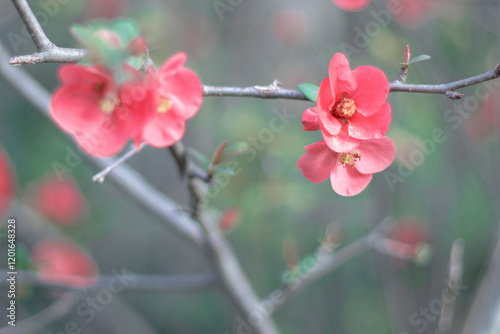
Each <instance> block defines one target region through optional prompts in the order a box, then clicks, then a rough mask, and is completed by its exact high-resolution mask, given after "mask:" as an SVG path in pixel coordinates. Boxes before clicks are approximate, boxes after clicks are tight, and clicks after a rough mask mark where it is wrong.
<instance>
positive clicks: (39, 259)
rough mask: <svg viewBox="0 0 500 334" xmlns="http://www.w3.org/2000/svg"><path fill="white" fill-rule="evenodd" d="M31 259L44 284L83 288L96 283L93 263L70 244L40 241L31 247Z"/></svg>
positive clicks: (60, 241) (59, 241)
mask: <svg viewBox="0 0 500 334" xmlns="http://www.w3.org/2000/svg"><path fill="white" fill-rule="evenodd" d="M31 258H32V259H33V261H34V262H36V263H37V271H38V278H39V279H40V280H42V281H44V282H47V283H54V284H66V285H71V286H74V287H85V286H91V285H93V284H95V283H96V281H97V276H98V270H97V267H96V265H95V263H94V261H93V260H92V259H91V258H90V257H89V256H88V255H87V254H85V253H84V252H83V251H82V250H81V249H80V248H78V247H77V246H76V245H75V244H74V243H72V242H69V241H62V240H51V239H45V240H42V241H40V242H39V243H37V244H36V245H35V246H34V247H33V249H32V251H31Z"/></svg>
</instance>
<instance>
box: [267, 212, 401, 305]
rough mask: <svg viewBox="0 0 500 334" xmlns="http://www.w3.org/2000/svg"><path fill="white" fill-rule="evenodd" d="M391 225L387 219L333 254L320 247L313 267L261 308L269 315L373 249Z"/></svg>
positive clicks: (274, 294) (280, 290) (390, 220)
mask: <svg viewBox="0 0 500 334" xmlns="http://www.w3.org/2000/svg"><path fill="white" fill-rule="evenodd" d="M393 224H394V221H393V219H392V218H391V217H387V218H386V219H384V221H382V223H380V224H379V225H378V226H377V227H376V228H375V229H374V230H373V231H372V232H370V233H369V234H367V235H365V236H364V237H362V238H360V239H358V240H356V241H354V242H352V243H350V244H348V245H346V246H344V247H343V248H341V249H340V250H338V251H335V252H332V251H330V250H328V249H327V250H326V251H325V249H324V246H323V245H321V246H320V247H319V248H318V252H317V254H318V258H317V261H316V263H315V265H314V266H313V267H312V268H310V269H309V270H308V271H307V272H305V273H303V274H302V275H301V276H300V277H297V278H295V279H293V280H292V281H291V282H290V283H287V284H284V285H283V286H281V287H279V288H278V289H276V290H274V291H273V292H271V293H270V294H269V295H268V296H267V297H266V298H265V299H264V301H263V302H262V305H263V308H265V309H266V310H267V311H268V312H269V314H272V313H274V311H276V310H277V309H278V308H279V307H281V306H282V305H284V304H285V303H286V302H287V301H288V300H289V299H290V298H291V297H292V296H294V295H295V294H297V293H298V292H299V291H302V290H303V289H304V288H306V287H307V286H309V285H310V284H312V283H314V282H316V281H317V280H319V279H320V278H322V277H324V276H325V275H327V274H328V273H330V272H332V271H334V270H335V269H337V268H338V267H340V266H341V265H343V264H344V263H346V262H348V261H350V260H352V259H353V258H355V257H357V256H359V255H361V254H363V253H364V252H366V251H368V250H370V249H373V248H375V246H376V245H377V243H378V242H379V241H380V240H383V239H385V237H384V235H385V234H386V233H387V231H389V230H390V229H392V226H393Z"/></svg>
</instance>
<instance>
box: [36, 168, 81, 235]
mask: <svg viewBox="0 0 500 334" xmlns="http://www.w3.org/2000/svg"><path fill="white" fill-rule="evenodd" d="M35 205H36V207H37V209H38V211H39V212H40V213H41V214H42V215H43V216H44V217H46V218H47V219H49V220H50V221H52V222H54V223H56V224H60V225H63V226H70V225H74V224H76V223H78V222H79V221H80V220H81V219H82V215H83V213H84V211H85V207H86V201H85V198H84V197H83V195H82V193H81V192H80V189H78V185H77V184H76V182H75V181H74V180H73V179H70V178H68V177H66V178H64V179H62V180H59V179H57V178H48V179H46V180H44V181H43V182H42V183H40V184H39V185H38V187H37V189H36V190H35Z"/></svg>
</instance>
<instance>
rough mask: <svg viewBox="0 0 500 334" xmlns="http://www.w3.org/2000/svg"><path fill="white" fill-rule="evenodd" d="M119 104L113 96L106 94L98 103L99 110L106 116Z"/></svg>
mask: <svg viewBox="0 0 500 334" xmlns="http://www.w3.org/2000/svg"><path fill="white" fill-rule="evenodd" d="M119 103H120V100H118V98H117V97H116V95H115V94H112V93H108V94H106V95H105V96H104V97H103V98H102V99H101V100H100V101H99V108H100V109H101V110H102V111H103V112H104V113H106V114H109V113H111V112H112V111H113V110H114V109H115V107H116V106H117V105H118V104H119Z"/></svg>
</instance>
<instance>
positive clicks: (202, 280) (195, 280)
mask: <svg viewBox="0 0 500 334" xmlns="http://www.w3.org/2000/svg"><path fill="white" fill-rule="evenodd" d="M9 276H11V275H8V274H7V271H1V272H0V285H6V284H8V282H7V280H6V279H7V278H8V277H9ZM75 278H78V277H75ZM114 281H116V277H114V276H99V277H98V280H97V282H96V283H95V284H94V285H92V286H88V287H81V288H78V287H74V286H72V285H68V284H62V283H50V282H45V281H42V280H41V279H39V278H38V275H37V273H36V272H34V271H18V272H17V274H16V283H17V284H29V285H33V286H39V287H46V288H53V289H61V290H76V291H78V290H98V289H106V288H108V287H109V285H110V283H112V282H114ZM218 283H220V278H219V277H218V276H217V275H216V274H214V273H202V274H193V275H135V277H134V278H133V279H130V280H128V281H127V285H123V289H124V290H127V291H165V292H166V291H173V292H179V291H183V292H188V291H189V292H191V291H197V290H202V289H206V288H210V287H213V286H214V285H216V284H218Z"/></svg>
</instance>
